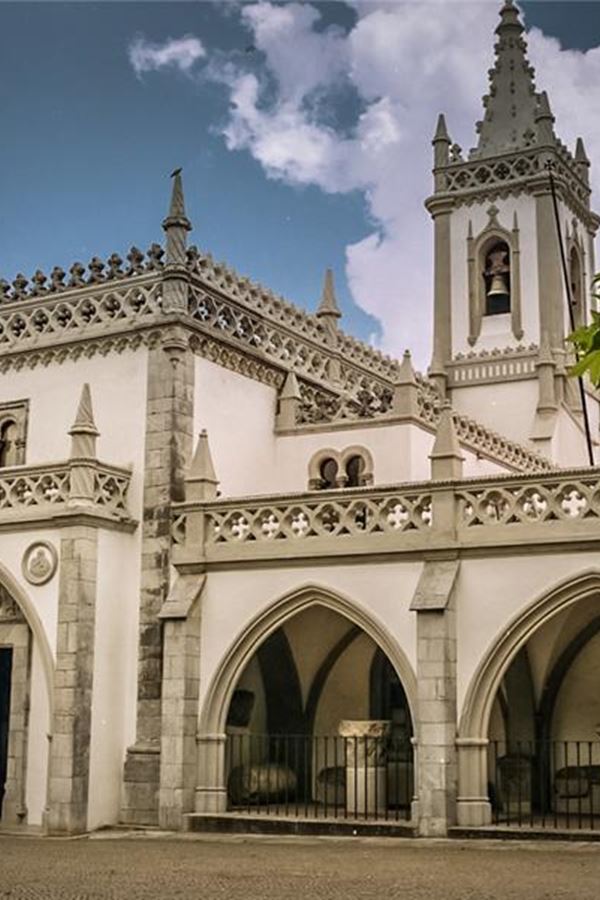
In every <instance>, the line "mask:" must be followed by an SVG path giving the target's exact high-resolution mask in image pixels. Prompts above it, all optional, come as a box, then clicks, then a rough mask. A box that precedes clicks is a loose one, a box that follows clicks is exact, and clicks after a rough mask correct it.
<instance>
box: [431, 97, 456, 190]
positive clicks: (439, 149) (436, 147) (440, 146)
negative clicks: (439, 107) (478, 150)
mask: <svg viewBox="0 0 600 900" xmlns="http://www.w3.org/2000/svg"><path fill="white" fill-rule="evenodd" d="M431 143H432V144H433V166H434V169H439V168H442V167H443V166H447V165H448V163H449V162H450V144H451V143H452V141H451V139H450V135H449V134H448V129H447V128H446V117H445V116H444V114H443V113H440V114H439V116H438V120H437V125H436V129H435V134H434V136H433V140H432V142H431ZM443 183H445V182H441V184H443ZM436 189H437V185H436Z"/></svg>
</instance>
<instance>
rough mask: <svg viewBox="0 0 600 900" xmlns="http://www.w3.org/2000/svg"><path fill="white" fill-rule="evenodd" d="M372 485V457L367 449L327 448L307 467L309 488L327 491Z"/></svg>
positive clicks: (313, 458)
mask: <svg viewBox="0 0 600 900" xmlns="http://www.w3.org/2000/svg"><path fill="white" fill-rule="evenodd" d="M369 484H373V457H372V456H371V454H370V453H369V451H368V450H367V448H366V447H360V446H358V445H356V446H355V445H353V446H350V447H346V448H345V449H344V450H341V451H340V450H334V449H333V448H331V447H326V448H325V447H324V448H323V449H322V450H319V451H318V452H317V453H315V454H314V456H313V457H312V459H311V460H310V462H309V464H308V488H309V490H311V491H325V490H332V489H334V488H346V487H350V488H356V487H364V486H365V485H369Z"/></svg>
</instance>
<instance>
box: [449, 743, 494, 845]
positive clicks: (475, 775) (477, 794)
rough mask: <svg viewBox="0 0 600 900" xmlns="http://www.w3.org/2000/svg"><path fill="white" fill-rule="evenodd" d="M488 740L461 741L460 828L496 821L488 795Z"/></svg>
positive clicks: (459, 762) (459, 756)
mask: <svg viewBox="0 0 600 900" xmlns="http://www.w3.org/2000/svg"><path fill="white" fill-rule="evenodd" d="M488 744H489V741H488V739H487V738H458V740H457V741H456V746H457V749H458V799H457V803H456V806H457V810H456V812H457V821H458V824H459V825H463V826H468V827H477V826H480V825H489V824H490V823H491V821H492V806H491V804H490V801H489V797H488V792H487V751H488Z"/></svg>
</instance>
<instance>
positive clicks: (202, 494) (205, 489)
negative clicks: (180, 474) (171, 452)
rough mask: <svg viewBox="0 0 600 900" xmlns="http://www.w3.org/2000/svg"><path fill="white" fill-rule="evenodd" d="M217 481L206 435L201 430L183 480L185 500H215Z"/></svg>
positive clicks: (204, 430) (204, 431)
mask: <svg viewBox="0 0 600 900" xmlns="http://www.w3.org/2000/svg"><path fill="white" fill-rule="evenodd" d="M218 485H219V480H218V478H217V476H216V474H215V467H214V465H213V461H212V456H211V453H210V446H209V443H208V434H207V432H206V429H205V428H203V429H202V431H201V432H200V435H199V437H198V443H197V444H196V452H195V453H194V458H193V460H192V464H191V466H190V470H189V473H188V475H187V478H186V479H185V499H186V500H215V499H216V497H217V487H218Z"/></svg>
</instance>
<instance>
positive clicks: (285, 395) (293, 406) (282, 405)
mask: <svg viewBox="0 0 600 900" xmlns="http://www.w3.org/2000/svg"><path fill="white" fill-rule="evenodd" d="M301 405H302V394H301V393H300V385H299V384H298V379H297V378H296V374H295V373H294V372H292V371H290V372H288V373H287V376H286V379H285V381H284V383H283V387H282V388H281V394H280V395H279V409H278V412H277V427H278V428H282V429H283V428H285V429H287V428H294V427H295V426H296V424H297V422H298V412H299V411H300V407H301Z"/></svg>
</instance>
